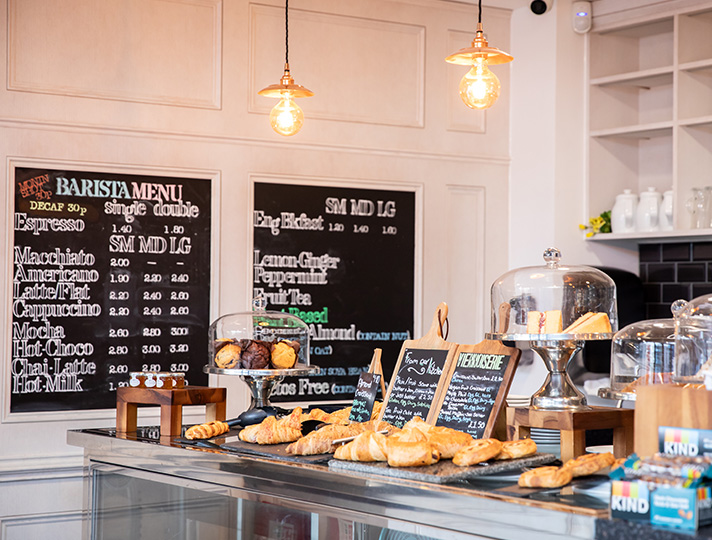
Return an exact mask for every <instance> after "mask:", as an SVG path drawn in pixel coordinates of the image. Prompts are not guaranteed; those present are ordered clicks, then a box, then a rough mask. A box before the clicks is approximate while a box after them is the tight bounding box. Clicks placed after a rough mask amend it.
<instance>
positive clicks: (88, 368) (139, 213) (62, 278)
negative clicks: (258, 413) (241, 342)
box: [10, 168, 211, 412]
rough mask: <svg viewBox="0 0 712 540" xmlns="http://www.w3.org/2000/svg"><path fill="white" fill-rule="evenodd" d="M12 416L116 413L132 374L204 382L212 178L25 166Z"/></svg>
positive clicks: (16, 259) (19, 174) (16, 249)
mask: <svg viewBox="0 0 712 540" xmlns="http://www.w3.org/2000/svg"><path fill="white" fill-rule="evenodd" d="M14 201H15V212H14V219H13V223H14V245H13V281H12V287H13V300H12V366H11V371H10V373H11V379H10V382H11V411H12V412H31V411H52V410H73V409H98V408H111V407H114V406H115V405H116V396H115V391H116V388H118V387H119V386H124V385H126V384H127V383H128V379H129V372H130V371H143V370H148V371H173V372H183V373H185V376H186V379H187V380H188V381H189V382H190V383H191V384H204V383H205V380H206V376H205V375H204V374H203V373H202V367H203V365H204V364H205V349H206V336H207V326H208V324H209V323H208V321H209V298H210V213H211V183H210V181H209V180H201V179H189V178H166V177H153V176H137V175H126V174H107V173H95V172H74V171H56V170H39V169H28V168H17V169H15V199H14Z"/></svg>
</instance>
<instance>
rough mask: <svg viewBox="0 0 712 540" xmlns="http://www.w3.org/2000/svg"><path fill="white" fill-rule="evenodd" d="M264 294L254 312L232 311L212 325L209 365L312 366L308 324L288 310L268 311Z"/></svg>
mask: <svg viewBox="0 0 712 540" xmlns="http://www.w3.org/2000/svg"><path fill="white" fill-rule="evenodd" d="M265 305H266V302H265V301H264V299H263V298H262V297H258V298H255V300H254V301H253V308H254V309H253V311H248V312H244V313H231V314H228V315H223V316H222V317H220V318H219V319H217V320H215V322H213V323H212V324H211V325H210V328H209V339H210V341H209V347H208V348H209V351H208V354H209V365H211V366H214V367H216V368H219V369H251V370H255V369H292V368H296V367H305V366H309V327H308V325H307V324H306V323H305V322H304V321H302V320H301V319H299V318H298V317H295V316H294V315H290V314H289V313H283V312H281V311H265V310H264V307H265Z"/></svg>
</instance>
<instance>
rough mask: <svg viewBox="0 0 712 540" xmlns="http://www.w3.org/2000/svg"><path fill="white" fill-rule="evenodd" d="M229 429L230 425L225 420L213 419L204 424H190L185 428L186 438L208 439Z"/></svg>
mask: <svg viewBox="0 0 712 540" xmlns="http://www.w3.org/2000/svg"><path fill="white" fill-rule="evenodd" d="M228 431H230V426H228V425H227V424H226V423H225V422H220V421H219V420H215V421H214V422H206V423H205V424H198V425H197V426H191V427H189V428H188V429H186V430H185V438H186V439H191V440H193V439H209V438H210V437H215V436H216V435H222V434H223V433H227V432H228Z"/></svg>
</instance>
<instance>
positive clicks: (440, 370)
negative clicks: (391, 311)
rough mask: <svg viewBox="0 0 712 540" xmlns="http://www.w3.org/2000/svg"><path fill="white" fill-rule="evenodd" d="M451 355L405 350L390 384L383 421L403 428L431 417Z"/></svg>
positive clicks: (441, 352) (445, 352)
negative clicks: (411, 421)
mask: <svg viewBox="0 0 712 540" xmlns="http://www.w3.org/2000/svg"><path fill="white" fill-rule="evenodd" d="M448 353H449V351H448V350H447V349H405V352H404V354H403V355H402V358H401V361H400V362H399V367H398V371H397V372H396V373H395V376H394V378H393V381H392V382H391V388H390V390H389V396H388V402H387V404H386V407H385V410H384V412H383V417H382V420H384V421H386V422H388V423H389V424H392V425H394V426H396V427H402V426H403V424H405V423H406V422H407V421H408V420H410V419H411V418H413V417H415V416H420V417H421V418H423V419H425V418H427V417H428V413H429V412H430V408H431V406H432V405H433V401H434V400H435V397H436V395H437V390H438V387H439V385H440V379H441V378H442V376H443V374H444V373H445V369H444V368H445V362H446V361H447V359H448Z"/></svg>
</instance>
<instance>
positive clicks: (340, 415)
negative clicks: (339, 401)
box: [326, 407, 351, 424]
mask: <svg viewBox="0 0 712 540" xmlns="http://www.w3.org/2000/svg"><path fill="white" fill-rule="evenodd" d="M349 416H351V407H346V408H345V409H339V410H338V411H334V412H333V413H331V414H330V415H329V419H328V420H326V422H328V423H329V424H348V423H349Z"/></svg>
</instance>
